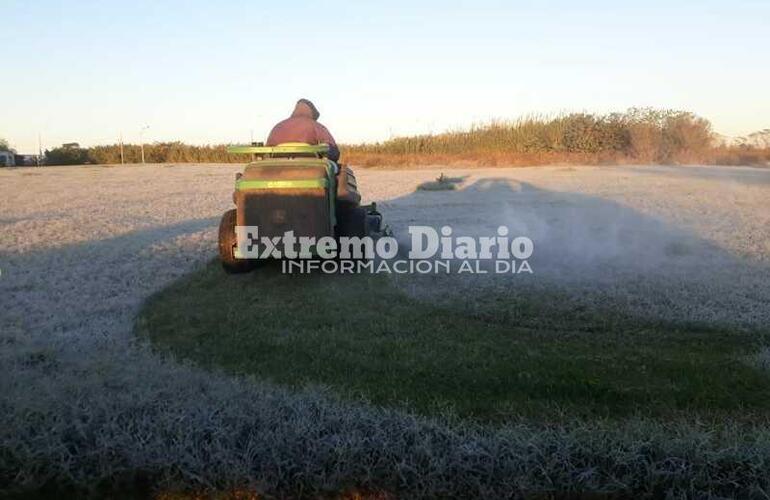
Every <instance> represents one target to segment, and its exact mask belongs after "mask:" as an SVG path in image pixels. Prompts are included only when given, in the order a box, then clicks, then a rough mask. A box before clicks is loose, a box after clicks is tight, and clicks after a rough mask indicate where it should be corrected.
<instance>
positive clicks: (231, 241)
mask: <svg viewBox="0 0 770 500" xmlns="http://www.w3.org/2000/svg"><path fill="white" fill-rule="evenodd" d="M235 214H236V212H235V209H233V210H228V211H227V212H225V213H224V215H222V220H221V221H219V259H220V260H221V261H222V267H223V268H224V270H225V271H226V272H228V273H233V274H235V273H246V272H249V271H250V270H251V263H250V262H249V261H248V260H244V259H236V258H235V246H236V244H237V242H238V241H237V239H236V236H235V225H236V215H235Z"/></svg>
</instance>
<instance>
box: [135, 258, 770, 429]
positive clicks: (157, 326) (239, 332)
mask: <svg viewBox="0 0 770 500" xmlns="http://www.w3.org/2000/svg"><path fill="white" fill-rule="evenodd" d="M522 295H523V294H522ZM553 300H555V299H554V298H553V297H533V296H529V295H527V296H522V297H519V296H514V297H490V298H489V302H488V303H489V307H488V308H487V309H486V310H485V312H484V313H483V314H476V315H470V314H468V312H467V311H463V308H462V306H461V305H460V306H458V307H446V306H444V307H439V306H436V305H434V304H430V303H427V302H421V301H416V300H414V299H413V298H410V297H408V296H407V295H405V294H404V293H403V292H402V291H400V290H399V289H398V288H396V287H395V286H393V284H392V282H391V281H390V279H389V278H388V277H386V276H369V275H366V276H361V275H359V276H351V275H347V276H342V275H341V276H328V275H312V276H307V275H305V276H286V275H282V274H281V272H280V269H279V268H278V267H276V266H268V267H266V268H263V269H259V270H257V271H255V272H252V273H250V274H247V275H241V276H229V275H226V274H225V273H223V272H222V270H221V269H220V267H219V265H218V263H216V262H214V263H211V264H210V265H208V266H207V267H206V268H205V269H203V270H201V271H199V272H197V273H195V274H193V275H191V276H189V277H186V278H184V279H182V280H181V281H179V282H177V283H175V284H174V285H172V286H171V287H170V288H168V289H166V290H164V291H162V292H161V293H159V294H157V295H155V296H154V297H153V298H152V299H151V300H149V301H148V303H147V304H146V306H145V308H144V310H143V312H142V314H141V315H140V318H139V320H138V323H137V328H138V331H139V333H140V335H143V336H145V337H147V338H149V339H150V340H151V341H152V343H153V344H154V345H155V346H156V347H157V349H159V350H161V351H167V352H170V353H173V354H174V355H176V356H178V357H179V358H183V359H189V360H193V361H194V362H196V363H199V364H200V365H202V366H204V367H209V368H222V369H225V370H226V371H228V372H232V373H237V374H253V375H255V376H257V377H259V378H261V379H265V380H270V381H273V382H276V383H280V384H287V385H290V386H304V385H306V384H319V385H327V386H330V387H332V388H334V389H335V390H336V392H337V393H338V394H340V395H341V396H342V397H346V398H359V397H363V398H365V399H367V400H369V401H372V402H374V403H377V404H384V405H391V406H397V407H402V408H407V409H410V410H414V411H417V412H420V413H425V414H432V413H433V414H435V413H437V412H441V413H446V412H449V413H452V414H455V415H457V416H460V417H466V418H467V417H470V418H474V419H477V420H480V421H487V422H494V421H497V422H499V421H504V420H510V419H517V418H521V417H523V418H536V419H538V420H544V421H556V420H559V419H560V418H561V417H562V416H565V415H569V416H570V417H575V416H582V417H589V418H590V417H594V416H596V417H623V416H630V415H654V416H663V415H675V414H683V413H690V412H696V413H697V415H700V416H704V417H705V416H707V415H711V414H716V415H720V414H723V413H730V414H735V415H741V416H743V417H747V416H749V417H750V416H751V415H757V416H759V415H764V414H765V410H767V409H768V408H770V377H768V375H767V374H766V373H764V372H762V371H761V370H759V369H757V368H754V367H752V366H751V365H750V364H749V363H746V362H745V361H744V359H745V357H746V356H747V355H749V354H751V353H752V352H755V351H756V350H757V349H758V348H759V342H760V338H758V337H757V336H756V335H748V334H740V333H735V332H729V331H720V330H714V329H702V328H696V327H682V326H679V327H674V326H666V325H657V324H656V325H652V324H650V325H644V324H639V323H637V322H634V321H632V320H630V319H627V320H623V319H617V318H613V317H611V316H602V315H593V316H591V315H585V314H582V315H575V316H569V315H566V316H565V315H563V313H560V312H558V310H557V308H555V307H550V306H549V304H553V302H552V301H553Z"/></svg>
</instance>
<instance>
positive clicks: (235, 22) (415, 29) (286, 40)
mask: <svg viewBox="0 0 770 500" xmlns="http://www.w3.org/2000/svg"><path fill="white" fill-rule="evenodd" d="M0 5H1V6H2V9H0V13H1V14H2V15H0V19H2V25H3V28H2V30H0V56H1V57H0V60H2V61H3V63H4V64H3V68H4V76H3V78H2V79H0V90H2V96H3V101H2V102H3V105H2V107H0V116H1V117H2V119H0V138H4V139H6V140H8V142H9V143H10V144H11V146H12V147H14V148H16V149H17V150H18V151H20V152H23V153H32V152H37V149H38V137H40V138H41V141H42V146H43V148H44V149H45V148H50V147H55V146H58V145H60V144H61V143H64V142H79V143H80V144H81V145H94V144H105V143H116V142H117V141H118V140H119V139H120V137H121V135H122V137H123V140H124V141H125V142H127V143H128V142H133V143H136V142H139V141H140V140H142V139H143V140H145V141H147V142H154V141H171V140H179V141H183V142H188V143H193V144H219V143H239V142H240V143H242V142H248V141H250V140H251V138H252V137H254V140H261V139H264V137H265V136H266V134H267V133H268V132H269V130H270V128H271V126H272V125H273V124H274V123H275V122H277V121H279V120H281V119H282V118H285V117H286V116H287V115H288V114H289V112H290V111H291V109H292V108H293V105H294V102H295V101H296V100H297V99H298V98H300V97H306V98H309V99H311V100H313V101H314V102H315V103H316V105H317V107H318V108H319V110H320V111H321V120H320V121H321V122H322V123H324V124H325V125H327V126H328V127H329V128H330V129H331V131H332V133H333V134H334V135H335V137H336V138H337V140H338V141H339V142H343V143H354V142H361V141H368V142H371V141H378V140H384V139H387V138H389V137H392V136H398V135H406V134H415V133H428V132H441V131H445V130H450V129H459V128H466V127H469V126H471V125H473V124H478V123H483V122H486V121H489V120H493V119H497V120H499V119H503V120H504V119H514V118H516V117H519V116H524V115H530V114H540V115H551V114H557V113H565V112H573V111H587V112H599V113H602V112H610V111H622V110H625V109H627V108H629V107H633V106H637V107H639V106H652V107H658V108H672V109H682V110H689V111H694V112H696V113H698V114H699V115H701V116H704V117H706V118H708V119H709V120H711V121H712V123H713V124H714V128H715V130H716V131H718V132H720V133H724V134H727V135H744V134H747V133H750V132H754V131H756V130H760V129H764V128H770V91H769V90H768V89H770V64H768V54H770V29H768V25H770V1H768V0H762V1H755V0H751V1H750V0H733V1H719V2H716V1H709V0H703V1H690V0H684V1H674V0H669V1H659V0H646V1H626V2H618V1H612V2H608V1H594V0H584V1H580V2H575V1H566V0H563V1H562V0H559V1H527V2H517V1H512V0H509V1H493V0H474V1H453V0H444V1H440V2H439V1H423V2H420V1H416V0H411V1H402V0H390V1H388V2H377V3H376V4H375V3H373V2H363V1H329V2H324V1H321V0H316V1H313V2H306V1H302V0H293V1H290V2H281V1H273V2H258V1H253V0H252V1H233V0H219V1H211V0H207V1H197V0H190V1H162V0H155V1H144V0H134V1H120V2H114V1H110V0H102V1H90V0H83V1H70V2H61V1H59V2H57V1H49V0H36V1H30V0H0ZM145 126H147V127H148V128H147V129H146V130H145V131H144V132H142V128H143V127H145Z"/></svg>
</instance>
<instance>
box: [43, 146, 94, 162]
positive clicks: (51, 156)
mask: <svg viewBox="0 0 770 500" xmlns="http://www.w3.org/2000/svg"><path fill="white" fill-rule="evenodd" d="M45 163H46V165H84V164H86V163H90V161H89V155H88V150H87V149H83V148H79V147H64V146H62V147H59V148H54V149H51V150H48V149H46V151H45Z"/></svg>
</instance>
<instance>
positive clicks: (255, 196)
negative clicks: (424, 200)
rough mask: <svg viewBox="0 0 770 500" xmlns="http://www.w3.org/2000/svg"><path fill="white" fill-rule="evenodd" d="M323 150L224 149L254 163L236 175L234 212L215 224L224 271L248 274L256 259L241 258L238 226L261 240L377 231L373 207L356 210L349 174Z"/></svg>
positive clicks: (293, 145)
mask: <svg viewBox="0 0 770 500" xmlns="http://www.w3.org/2000/svg"><path fill="white" fill-rule="evenodd" d="M328 150H329V148H328V146H326V145H318V146H311V145H307V144H299V143H290V144H282V145H279V146H275V147H263V146H236V147H232V148H229V149H228V152H231V153H244V154H251V155H253V161H252V162H251V163H249V164H248V165H246V167H245V169H244V171H243V172H242V173H239V174H237V175H236V180H235V191H234V192H233V202H234V203H235V209H233V210H229V211H228V212H226V213H225V214H224V216H223V217H222V221H221V223H220V228H219V254H220V259H221V261H222V265H223V267H224V268H225V270H226V271H230V272H242V271H248V270H250V269H251V268H252V267H253V265H254V264H255V263H256V262H257V261H258V260H259V259H254V258H253V257H252V258H246V256H245V253H246V252H244V251H242V249H239V248H238V238H237V231H236V227H237V226H250V227H255V226H256V227H257V228H258V232H259V236H260V237H269V238H278V237H283V236H284V234H286V233H288V232H290V231H291V232H292V233H293V235H294V237H295V238H300V237H312V238H315V239H316V240H318V239H320V238H322V237H324V236H330V237H339V236H376V235H377V234H379V233H380V232H381V231H382V229H381V222H382V216H381V215H380V214H379V213H378V212H377V210H376V207H375V206H374V205H370V206H361V195H360V193H359V192H358V186H357V184H356V178H355V175H354V173H353V170H352V169H350V168H349V167H346V166H339V165H337V164H336V163H334V162H333V161H331V160H329V159H328V158H326V153H327V152H328ZM276 250H278V251H281V250H282V249H281V248H280V246H278V247H276ZM281 254H283V252H281Z"/></svg>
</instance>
